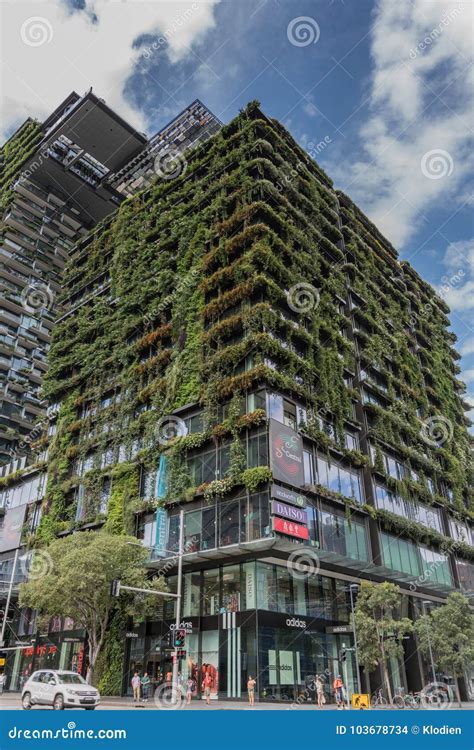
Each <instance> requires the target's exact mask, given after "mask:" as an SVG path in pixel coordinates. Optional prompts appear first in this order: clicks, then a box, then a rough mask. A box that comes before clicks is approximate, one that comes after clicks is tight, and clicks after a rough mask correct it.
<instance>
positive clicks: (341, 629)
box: [326, 625, 353, 633]
mask: <svg viewBox="0 0 474 750" xmlns="http://www.w3.org/2000/svg"><path fill="white" fill-rule="evenodd" d="M352 632H353V631H352V628H351V626H350V625H328V626H327V628H326V633H352Z"/></svg>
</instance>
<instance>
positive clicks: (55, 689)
mask: <svg viewBox="0 0 474 750" xmlns="http://www.w3.org/2000/svg"><path fill="white" fill-rule="evenodd" d="M99 702H100V694H99V691H98V690H96V688H95V687H92V685H89V684H88V683H87V682H86V681H85V679H84V678H83V677H81V675H80V674H77V673H76V672H66V671H63V670H61V669H59V670H58V669H40V670H38V671H37V672H33V674H32V675H31V677H29V678H28V680H27V681H26V682H25V684H24V685H23V689H22V691H21V703H22V706H23V708H24V709H30V708H31V707H32V706H35V705H40V706H52V707H53V708H54V710H55V711H62V710H63V708H85V709H86V710H87V711H93V710H94V708H95V707H96V706H97V705H98V704H99Z"/></svg>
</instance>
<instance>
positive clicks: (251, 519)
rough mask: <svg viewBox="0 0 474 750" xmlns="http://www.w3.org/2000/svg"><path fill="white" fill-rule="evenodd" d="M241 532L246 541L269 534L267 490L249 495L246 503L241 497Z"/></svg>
mask: <svg viewBox="0 0 474 750" xmlns="http://www.w3.org/2000/svg"><path fill="white" fill-rule="evenodd" d="M241 509H242V512H243V522H242V534H243V538H244V539H245V540H246V541H247V542H252V541H253V540H254V539H262V538H264V537H267V536H269V535H270V508H269V499H268V493H267V492H260V493H258V494H256V495H250V498H249V501H248V504H247V502H246V501H245V499H242V505H241Z"/></svg>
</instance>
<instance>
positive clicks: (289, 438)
mask: <svg viewBox="0 0 474 750" xmlns="http://www.w3.org/2000/svg"><path fill="white" fill-rule="evenodd" d="M270 466H271V469H272V472H273V477H274V479H276V480H277V481H279V482H286V484H289V485H292V486H293V487H302V486H303V484H304V469H303V441H302V439H301V436H300V435H298V433H297V432H295V431H294V430H292V429H291V427H287V426H286V425H284V424H282V423H281V422H277V421H276V420H275V419H270Z"/></svg>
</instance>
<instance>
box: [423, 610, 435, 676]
mask: <svg viewBox="0 0 474 750" xmlns="http://www.w3.org/2000/svg"><path fill="white" fill-rule="evenodd" d="M426 604H431V602H429V601H422V602H421V608H422V610H423V614H424V615H426V610H425V605H426ZM426 635H427V636H428V651H429V653H430V662H431V671H432V673H433V682H436V670H435V664H434V659H433V649H432V648H431V638H430V630H429V628H428V623H426Z"/></svg>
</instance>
